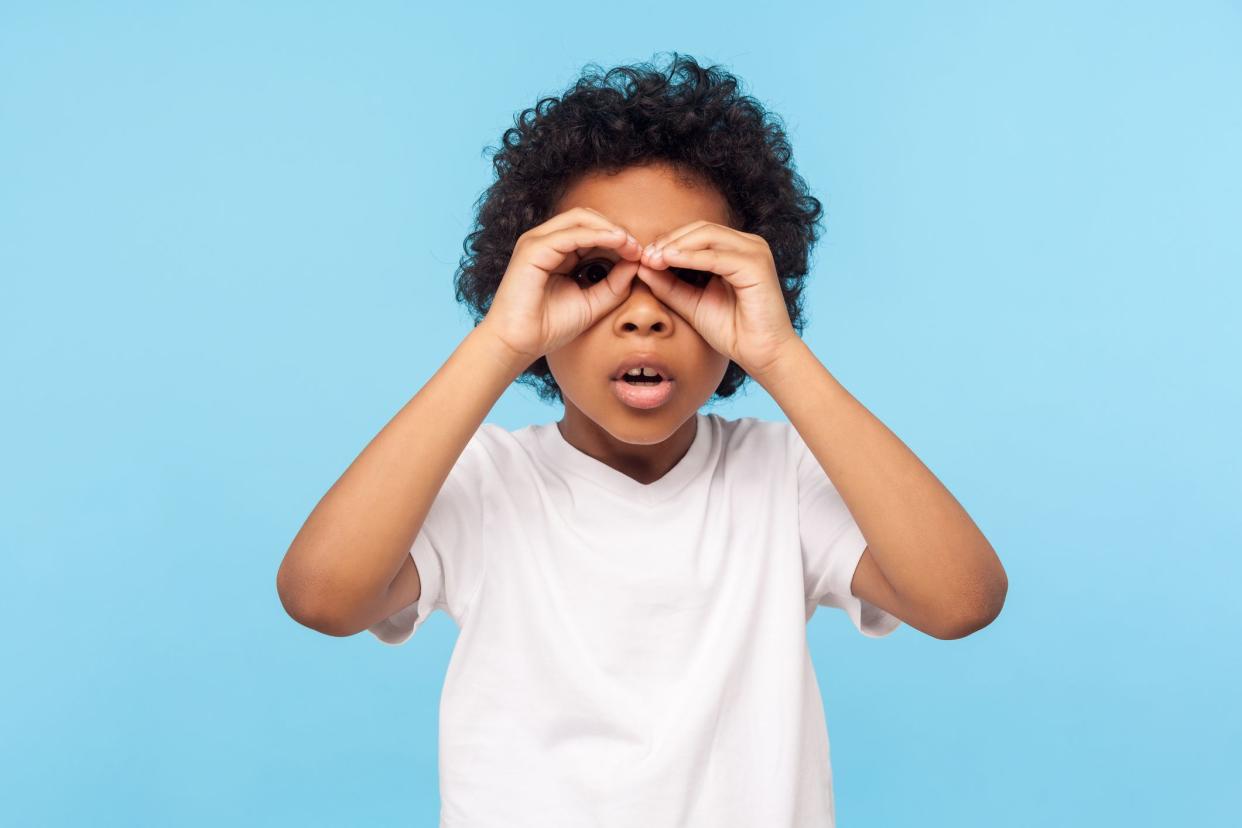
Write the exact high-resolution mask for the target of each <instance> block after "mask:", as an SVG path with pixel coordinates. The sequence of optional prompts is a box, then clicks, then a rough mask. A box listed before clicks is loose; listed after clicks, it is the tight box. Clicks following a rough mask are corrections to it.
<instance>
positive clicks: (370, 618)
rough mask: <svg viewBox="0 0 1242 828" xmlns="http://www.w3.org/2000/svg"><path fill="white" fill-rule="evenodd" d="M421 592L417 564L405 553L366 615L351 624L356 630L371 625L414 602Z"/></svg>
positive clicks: (358, 630)
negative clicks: (392, 576)
mask: <svg viewBox="0 0 1242 828" xmlns="http://www.w3.org/2000/svg"><path fill="white" fill-rule="evenodd" d="M422 594H423V585H422V581H420V580H419V577H418V565H417V564H415V563H414V558H413V557H412V556H410V555H406V556H405V561H404V562H402V564H401V568H400V569H399V570H397V576H396V577H395V578H393V579H392V583H391V584H389V585H388V589H387V590H386V591H385V592H384V594H383V595H382V596H380V598H379V599H378V600H376V601H375V603H373V604H372V605H371V606H370V607H368V609H367V613H366V617H365V618H362V619H361V620H360V621H358V622H356V623H355V624H353V626H354V627H357V632H361V631H362V630H365V629H368V628H370V627H373V626H375V625H376V624H378V623H379V622H380V621H383V620H384V619H385V618H388V617H390V616H391V615H392V614H393V613H395V612H397V611H398V610H400V609H403V608H404V607H408V606H409V605H410V604H413V603H414V602H416V601H417V600H418V599H419V598H420V597H421V596H422Z"/></svg>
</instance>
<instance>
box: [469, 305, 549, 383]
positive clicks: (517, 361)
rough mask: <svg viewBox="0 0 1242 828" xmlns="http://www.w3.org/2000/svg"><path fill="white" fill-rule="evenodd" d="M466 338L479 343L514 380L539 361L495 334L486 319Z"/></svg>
mask: <svg viewBox="0 0 1242 828" xmlns="http://www.w3.org/2000/svg"><path fill="white" fill-rule="evenodd" d="M466 338H467V339H469V340H471V341H472V342H477V343H478V345H479V347H480V348H481V349H483V350H484V351H486V352H487V353H489V354H490V355H491V357H492V358H493V359H494V360H495V361H496V362H497V363H498V364H499V365H500V366H501V367H502V368H503V369H504V370H505V371H507V372H508V373H510V374H512V375H513V377H514V378H516V377H518V376H520V375H521V373H522V372H523V371H525V370H526V369H527V368H529V367H530V364H531V363H532V362H534V361H535V360H536V359H538V357H537V356H531V355H529V354H525V353H522V352H521V351H518V350H516V349H514V348H513V347H512V346H510V345H509V343H507V342H505V341H504V339H502V338H501V337H499V336H497V335H496V334H495V332H494V331H493V330H492V329H491V327H490V326H488V324H487V320H486V319H484V320H483V321H482V322H480V323H479V324H478V325H476V326H475V327H474V329H473V330H471V331H470V333H468V334H466Z"/></svg>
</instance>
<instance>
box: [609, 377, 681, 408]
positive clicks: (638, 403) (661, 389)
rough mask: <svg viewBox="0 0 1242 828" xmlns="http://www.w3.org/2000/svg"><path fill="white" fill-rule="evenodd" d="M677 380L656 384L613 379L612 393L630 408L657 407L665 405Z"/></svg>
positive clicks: (661, 381) (662, 381) (667, 380)
mask: <svg viewBox="0 0 1242 828" xmlns="http://www.w3.org/2000/svg"><path fill="white" fill-rule="evenodd" d="M674 382H675V380H671V379H666V380H660V381H659V382H657V383H656V384H655V385H635V384H633V383H628V382H626V381H625V380H613V381H612V383H611V385H612V393H613V394H616V395H617V399H618V400H620V401H621V402H623V403H625V404H626V405H628V406H629V407H630V408H656V407H658V406H661V405H664V403H665V402H667V401H668V398H669V397H670V396H672V393H673V383H674Z"/></svg>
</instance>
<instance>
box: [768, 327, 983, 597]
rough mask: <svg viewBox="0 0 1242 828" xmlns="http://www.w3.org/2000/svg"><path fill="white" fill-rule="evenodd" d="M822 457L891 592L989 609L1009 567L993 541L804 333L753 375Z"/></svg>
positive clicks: (809, 445)
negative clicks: (831, 369)
mask: <svg viewBox="0 0 1242 828" xmlns="http://www.w3.org/2000/svg"><path fill="white" fill-rule="evenodd" d="M755 379H756V381H758V382H759V383H760V384H761V385H762V386H763V387H764V388H765V389H766V390H767V391H768V392H769V393H770V394H771V395H772V397H773V399H775V400H776V402H777V404H778V405H780V407H781V409H782V410H783V411H784V412H785V414H786V416H788V418H789V421H790V423H791V424H792V425H793V426H794V428H796V429H797V431H798V434H799V435H801V436H802V439H803V440H804V441H805V442H806V444H807V446H808V447H809V448H810V450H811V453H812V454H814V455H815V458H816V459H817V460H818V461H819V463H820V466H821V467H822V468H823V470H824V472H825V473H826V474H827V475H828V478H829V479H830V480H831V481H832V483H833V485H834V486H835V487H836V489H837V491H838V492H840V494H841V498H842V499H843V500H844V501H845V504H846V506H847V507H848V508H849V510H850V513H851V514H852V515H853V516H854V519H855V521H856V522H857V523H858V527H859V529H861V530H862V533H863V535H864V536H865V537H866V539H867V546H868V548H869V550H870V553H871V555H872V557H873V559H874V560H875V562H876V563H877V565H878V566H879V568H880V570H881V571H882V572H883V574H884V577H885V578H886V579H887V580H888V582H889V584H890V585H891V586H892V588H893V590H894V592H896V593H897V594H898V595H900V596H901V597H902V599H903V601H905V602H907V603H909V604H910V605H912V606H916V607H918V608H919V610H920V615H921V616H922V617H928V618H932V617H935V618H940V619H945V620H946V621H950V620H954V621H955V620H957V619H981V618H990V617H991V616H994V615H995V613H996V612H999V610H1000V603H1001V602H1003V600H1004V591H1005V584H1006V581H1005V574H1004V569H1003V567H1002V566H1001V564H1000V561H999V559H998V558H997V556H996V553H995V552H994V551H993V549H992V546H991V544H989V543H988V541H987V539H986V538H985V537H984V536H983V533H982V532H980V531H979V528H978V527H977V526H976V525H975V523H974V521H973V520H971V518H970V516H969V515H968V514H967V513H966V511H965V510H964V509H963V508H962V506H961V505H960V504H959V503H958V502H957V500H956V499H955V498H954V497H953V495H952V494H951V493H950V492H949V491H948V489H946V488H945V487H944V486H943V485H942V484H941V483H940V481H939V480H938V479H937V478H936V476H935V475H934V474H932V472H931V471H930V470H929V469H928V468H927V467H926V466H925V465H924V464H923V463H922V461H920V460H919V458H918V457H916V456H915V454H914V453H913V452H912V451H910V449H909V448H908V447H907V446H906V445H905V443H903V442H902V441H901V440H900V439H898V438H897V436H896V435H895V434H893V433H892V432H891V431H890V430H889V429H888V428H887V427H886V426H885V425H884V423H882V422H881V421H880V420H879V419H877V418H876V417H875V416H874V415H872V414H871V412H870V411H868V410H867V409H866V408H865V407H864V406H863V405H862V403H860V402H859V401H858V400H857V399H855V398H854V397H853V395H851V394H850V393H849V392H848V391H847V390H846V389H845V388H844V386H842V385H841V384H840V383H839V382H838V381H837V380H836V378H835V377H833V376H832V374H831V373H830V372H829V371H828V369H827V368H825V367H824V366H823V365H822V364H821V363H820V361H819V360H818V359H817V358H816V357H815V354H814V353H813V352H812V351H811V349H810V348H809V347H808V346H807V345H806V343H805V342H803V341H802V340H801V339H796V340H793V341H791V344H790V347H789V348H788V349H787V350H786V352H785V354H784V355H783V356H782V358H781V359H779V360H776V361H775V362H774V363H773V364H772V366H771V367H770V368H769V369H768V370H767V372H766V373H765V374H764V375H763V376H757V377H755Z"/></svg>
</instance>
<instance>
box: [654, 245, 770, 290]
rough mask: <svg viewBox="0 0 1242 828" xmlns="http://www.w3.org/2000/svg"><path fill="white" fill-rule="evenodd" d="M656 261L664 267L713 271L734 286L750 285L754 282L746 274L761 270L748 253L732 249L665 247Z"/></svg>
mask: <svg viewBox="0 0 1242 828" xmlns="http://www.w3.org/2000/svg"><path fill="white" fill-rule="evenodd" d="M658 261H660V262H661V263H662V266H664V267H684V268H688V269H690V270H705V271H707V272H709V273H715V274H717V275H718V276H720V278H722V279H724V280H725V281H726V282H728V283H729V284H730V285H732V286H733V287H735V288H746V287H751V286H752V285H753V284H754V282H753V281H752V280H750V278H749V277H747V276H746V274H747V273H752V272H761V271H760V270H759V269H758V268H756V267H754V266H753V264H754V259H753V257H752V256H751V255H750V254H749V253H739V252H737V251H734V250H716V249H714V248H711V249H707V250H680V249H678V248H676V247H666V248H664V251H663V255H662V256H661V257H660V258H659V260H658ZM678 281H681V280H680V279H679V280H678Z"/></svg>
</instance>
